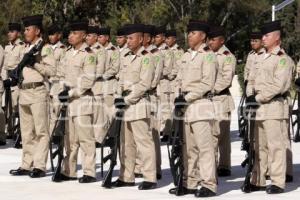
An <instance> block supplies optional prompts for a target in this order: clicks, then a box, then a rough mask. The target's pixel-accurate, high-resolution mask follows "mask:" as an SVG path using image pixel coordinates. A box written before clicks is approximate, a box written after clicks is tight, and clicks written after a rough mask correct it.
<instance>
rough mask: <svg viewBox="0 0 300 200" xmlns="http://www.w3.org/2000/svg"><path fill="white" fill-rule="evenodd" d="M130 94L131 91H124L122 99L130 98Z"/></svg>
mask: <svg viewBox="0 0 300 200" xmlns="http://www.w3.org/2000/svg"><path fill="white" fill-rule="evenodd" d="M130 93H131V91H130V90H124V91H123V92H122V97H126V96H128V95H129V94H130Z"/></svg>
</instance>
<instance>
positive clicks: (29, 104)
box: [10, 15, 56, 178]
mask: <svg viewBox="0 0 300 200" xmlns="http://www.w3.org/2000/svg"><path fill="white" fill-rule="evenodd" d="M22 21H23V24H24V27H25V32H24V35H25V40H26V42H28V45H27V46H26V48H25V53H26V52H28V51H30V50H31V49H32V48H33V47H34V46H35V45H37V44H40V43H41V42H43V40H42V38H41V34H42V30H43V25H42V21H43V16H42V15H35V16H29V17H24V18H23V19H22ZM55 71H56V68H55V59H54V55H53V51H52V48H51V46H50V45H47V44H46V45H44V47H43V48H42V50H41V52H40V53H39V54H37V55H36V56H35V57H33V58H31V59H30V61H29V62H28V64H27V65H26V67H25V68H24V69H23V71H22V77H23V81H22V82H21V83H19V95H20V96H19V115H20V125H21V137H22V145H23V155H22V164H21V167H20V168H18V169H16V170H11V171H10V174H12V175H15V176H19V175H28V174H29V176H30V177H31V178H39V177H44V176H45V171H46V163H47V156H48V151H49V140H50V136H49V126H48V115H47V113H48V112H47V111H48V103H47V102H48V95H49V93H48V90H47V88H46V86H45V84H46V79H47V77H51V76H54V75H55V73H56V72H55Z"/></svg>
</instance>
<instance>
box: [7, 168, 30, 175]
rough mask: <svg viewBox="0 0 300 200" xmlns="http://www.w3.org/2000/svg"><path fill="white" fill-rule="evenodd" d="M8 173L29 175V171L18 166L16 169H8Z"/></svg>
mask: <svg viewBox="0 0 300 200" xmlns="http://www.w3.org/2000/svg"><path fill="white" fill-rule="evenodd" d="M9 173H10V174H11V175H13V176H25V175H29V173H30V171H29V170H26V169H22V168H21V167H19V168H18V169H12V170H10V171H9Z"/></svg>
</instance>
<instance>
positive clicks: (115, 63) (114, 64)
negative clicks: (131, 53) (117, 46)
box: [103, 50, 120, 79]
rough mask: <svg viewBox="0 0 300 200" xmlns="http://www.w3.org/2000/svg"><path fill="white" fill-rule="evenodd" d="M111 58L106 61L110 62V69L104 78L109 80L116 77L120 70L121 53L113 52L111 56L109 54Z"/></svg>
mask: <svg viewBox="0 0 300 200" xmlns="http://www.w3.org/2000/svg"><path fill="white" fill-rule="evenodd" d="M108 55H109V58H108V59H107V60H106V61H107V62H109V64H108V68H107V69H106V71H105V73H104V75H103V78H105V79H107V78H110V77H112V76H116V75H117V74H118V73H119V69H120V52H119V51H117V50H113V51H112V53H111V54H108Z"/></svg>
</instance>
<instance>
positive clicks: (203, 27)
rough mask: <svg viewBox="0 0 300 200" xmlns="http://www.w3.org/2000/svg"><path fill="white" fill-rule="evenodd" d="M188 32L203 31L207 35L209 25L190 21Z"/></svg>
mask: <svg viewBox="0 0 300 200" xmlns="http://www.w3.org/2000/svg"><path fill="white" fill-rule="evenodd" d="M187 31H188V32H191V31H203V32H205V33H208V32H209V25H208V24H207V22H204V21H198V20H190V22H189V24H188V25H187Z"/></svg>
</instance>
